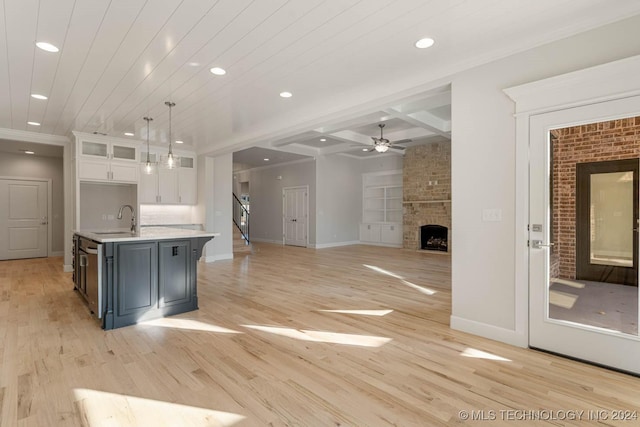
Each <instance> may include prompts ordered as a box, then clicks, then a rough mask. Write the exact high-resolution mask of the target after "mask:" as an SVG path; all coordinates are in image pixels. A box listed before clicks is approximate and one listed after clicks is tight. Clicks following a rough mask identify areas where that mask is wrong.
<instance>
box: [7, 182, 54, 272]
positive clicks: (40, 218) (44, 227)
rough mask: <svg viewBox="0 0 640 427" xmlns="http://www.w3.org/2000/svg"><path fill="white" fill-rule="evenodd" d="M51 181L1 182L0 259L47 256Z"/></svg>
mask: <svg viewBox="0 0 640 427" xmlns="http://www.w3.org/2000/svg"><path fill="white" fill-rule="evenodd" d="M48 187H49V184H48V182H47V181H39V180H21V179H0V259H2V260H6V259H22V258H40V257H46V256H47V252H48V240H49V225H48V224H49V207H48V204H49V200H48V199H49V196H48Z"/></svg>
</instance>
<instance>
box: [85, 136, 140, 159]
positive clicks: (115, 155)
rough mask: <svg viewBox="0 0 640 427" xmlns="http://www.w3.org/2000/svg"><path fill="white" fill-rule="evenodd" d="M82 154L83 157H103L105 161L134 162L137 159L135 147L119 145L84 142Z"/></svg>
mask: <svg viewBox="0 0 640 427" xmlns="http://www.w3.org/2000/svg"><path fill="white" fill-rule="evenodd" d="M80 150H81V154H82V155H83V156H92V157H101V158H103V159H113V160H124V161H133V162H135V161H136V160H137V159H136V148H135V146H129V145H125V144H119V143H111V142H109V143H107V142H94V141H82V143H81V148H80Z"/></svg>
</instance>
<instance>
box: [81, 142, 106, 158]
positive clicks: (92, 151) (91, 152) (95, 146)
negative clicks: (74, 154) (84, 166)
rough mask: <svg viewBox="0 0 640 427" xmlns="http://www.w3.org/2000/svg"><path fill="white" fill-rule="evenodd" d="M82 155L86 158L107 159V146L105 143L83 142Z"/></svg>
mask: <svg viewBox="0 0 640 427" xmlns="http://www.w3.org/2000/svg"><path fill="white" fill-rule="evenodd" d="M82 154H83V155H84V156H97V157H104V158H105V159H107V158H108V152H107V144H106V143H103V142H91V141H82Z"/></svg>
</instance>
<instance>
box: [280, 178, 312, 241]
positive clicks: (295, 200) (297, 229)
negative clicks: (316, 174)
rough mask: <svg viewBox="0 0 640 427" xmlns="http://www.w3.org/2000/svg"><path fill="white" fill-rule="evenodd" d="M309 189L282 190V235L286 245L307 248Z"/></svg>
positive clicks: (293, 188) (289, 188) (306, 187)
mask: <svg viewBox="0 0 640 427" xmlns="http://www.w3.org/2000/svg"><path fill="white" fill-rule="evenodd" d="M308 217H309V187H308V186H301V187H285V188H283V189H282V234H283V242H284V244H285V245H292V246H303V247H307V246H308V244H309V242H308V236H309V233H308V224H309V221H308Z"/></svg>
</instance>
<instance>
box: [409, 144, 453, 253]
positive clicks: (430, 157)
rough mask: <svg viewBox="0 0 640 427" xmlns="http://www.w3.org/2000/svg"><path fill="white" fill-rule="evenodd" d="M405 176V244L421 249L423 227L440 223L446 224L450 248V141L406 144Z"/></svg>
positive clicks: (448, 247) (448, 246)
mask: <svg viewBox="0 0 640 427" xmlns="http://www.w3.org/2000/svg"><path fill="white" fill-rule="evenodd" d="M402 176H403V208H404V209H403V210H404V212H403V247H404V248H406V249H421V247H422V244H421V227H422V226H424V225H438V226H441V227H446V229H447V233H448V234H447V240H448V241H447V249H448V251H451V143H450V142H449V141H445V142H433V143H428V144H424V145H418V146H415V147H409V148H407V150H406V151H405V155H404V161H403V169H402Z"/></svg>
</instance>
